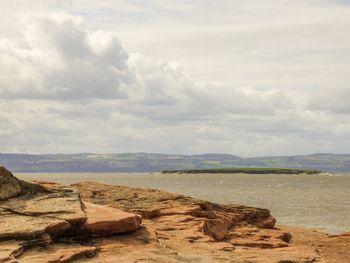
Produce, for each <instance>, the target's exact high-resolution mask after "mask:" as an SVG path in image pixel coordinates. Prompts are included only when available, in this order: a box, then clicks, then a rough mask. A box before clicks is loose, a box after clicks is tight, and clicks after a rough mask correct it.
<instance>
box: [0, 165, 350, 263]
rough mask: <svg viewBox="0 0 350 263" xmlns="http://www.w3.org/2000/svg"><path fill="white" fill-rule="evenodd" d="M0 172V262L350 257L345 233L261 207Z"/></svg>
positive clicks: (274, 260) (349, 237) (178, 262)
mask: <svg viewBox="0 0 350 263" xmlns="http://www.w3.org/2000/svg"><path fill="white" fill-rule="evenodd" d="M0 177H1V178H0V179H1V180H0V184H1V187H0V190H3V191H0V199H1V200H2V201H1V207H0V221H1V224H0V262H2V263H3V262H5V263H8V262H18V263H24V262H25V263H39V262H40V263H48V262H58V263H63V262H78V263H80V262H90V263H92V262H94V263H100V262H126V263H128V262H130V263H131V262H169V263H181V262H203V263H204V262H218V263H221V262H222V263H223V262H256V263H262V262H271V263H281V262H296V263H298V262H300V263H302V262H304V263H305V262H335V263H338V262H339V263H341V262H349V261H350V235H348V234H343V235H329V234H325V233H322V232H319V231H316V230H310V229H306V228H298V227H289V226H282V225H275V223H276V219H275V218H274V217H273V215H271V213H270V211H269V210H268V209H263V208H258V207H250V206H244V205H222V204H218V203H212V202H208V201H205V200H201V199H197V198H192V197H189V196H185V195H180V194H176V193H170V192H166V191H160V190H156V189H147V188H136V187H127V186H120V185H108V184H102V183H96V182H80V183H75V184H73V185H70V186H66V185H62V184H58V183H52V182H44V181H40V182H39V181H34V182H25V181H22V180H19V179H17V178H16V177H14V176H13V175H12V174H11V173H10V172H9V171H8V170H6V169H5V168H2V169H0ZM4 190H5V191H4ZM24 197H25V198H24ZM14 226H16V227H15V228H14ZM121 233H122V234H121ZM21 239H22V240H21ZM330 259H331V260H332V261H330Z"/></svg>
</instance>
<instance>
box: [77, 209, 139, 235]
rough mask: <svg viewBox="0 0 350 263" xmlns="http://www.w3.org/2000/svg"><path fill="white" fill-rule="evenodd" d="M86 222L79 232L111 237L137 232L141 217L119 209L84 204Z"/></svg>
mask: <svg viewBox="0 0 350 263" xmlns="http://www.w3.org/2000/svg"><path fill="white" fill-rule="evenodd" d="M84 210H85V213H86V216H87V221H86V222H85V223H84V224H83V225H82V226H81V229H80V231H81V232H83V233H86V234H91V235H111V234H116V233H126V232H132V231H135V230H137V229H138V228H139V227H140V224H141V220H142V219H141V216H139V215H136V214H133V213H128V212H124V211H122V210H120V209H117V208H113V207H108V206H101V205H96V204H92V203H89V202H85V203H84Z"/></svg>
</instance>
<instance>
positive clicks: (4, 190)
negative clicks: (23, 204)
mask: <svg viewBox="0 0 350 263" xmlns="http://www.w3.org/2000/svg"><path fill="white" fill-rule="evenodd" d="M21 191H22V188H21V183H20V181H19V180H18V179H17V178H16V177H14V176H13V175H12V173H11V172H10V171H8V170H7V169H6V168H5V167H2V166H0V200H6V199H9V198H11V197H13V196H16V195H19V194H20V193H21Z"/></svg>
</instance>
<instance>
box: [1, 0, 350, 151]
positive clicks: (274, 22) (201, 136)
mask: <svg viewBox="0 0 350 263" xmlns="http://www.w3.org/2000/svg"><path fill="white" fill-rule="evenodd" d="M349 83H350V1H347V0H265V1H259V0H245V1H232V0H216V1H210V0H176V1H175V0H149V1H146V0H104V1H96V0H85V1H82V0H2V1H1V2H0V152H6V153H37V154H40V153H80V152H94V153H113V152H115V153H118V152H157V153H182V154H197V153H232V154H236V155H240V156H246V157H249V156H263V155H269V156H272V155H296V154H309V153H316V152H317V153H320V152H322V153H326V152H327V153H328V152H333V153H350V150H349V149H350V84H349Z"/></svg>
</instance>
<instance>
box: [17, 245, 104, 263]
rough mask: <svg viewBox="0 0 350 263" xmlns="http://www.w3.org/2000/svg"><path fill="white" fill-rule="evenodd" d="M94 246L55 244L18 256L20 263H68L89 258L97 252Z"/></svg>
mask: <svg viewBox="0 0 350 263" xmlns="http://www.w3.org/2000/svg"><path fill="white" fill-rule="evenodd" d="M97 251H98V249H97V248H96V247H94V246H82V245H79V244H54V245H51V246H46V247H40V248H33V249H30V250H28V251H27V252H26V253H24V254H23V255H21V256H20V257H18V258H17V260H18V263H66V262H73V261H76V260H78V259H85V260H87V259H89V258H91V257H93V256H94V255H95V254H96V253H97Z"/></svg>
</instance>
